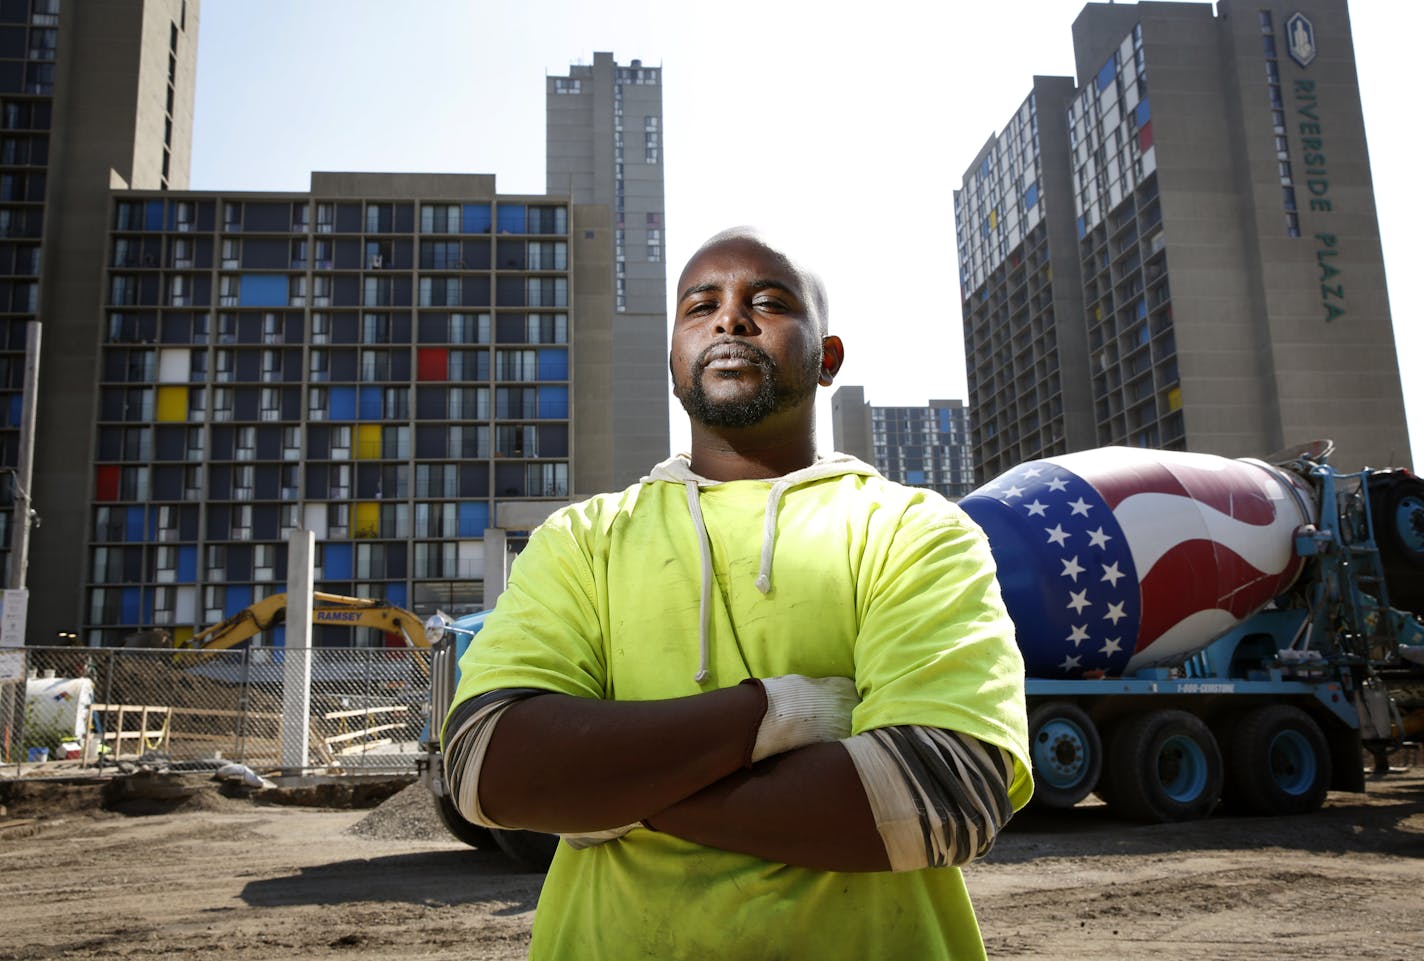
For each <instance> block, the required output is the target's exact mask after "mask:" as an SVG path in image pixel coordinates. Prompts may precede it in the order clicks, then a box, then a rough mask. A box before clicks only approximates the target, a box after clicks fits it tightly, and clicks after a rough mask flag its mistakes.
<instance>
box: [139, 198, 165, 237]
mask: <svg viewBox="0 0 1424 961" xmlns="http://www.w3.org/2000/svg"><path fill="white" fill-rule="evenodd" d="M143 229H144V230H162V229H163V201H161V200H150V201H148V202H146V203H145V204H144V205H143Z"/></svg>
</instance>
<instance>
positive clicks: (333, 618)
mask: <svg viewBox="0 0 1424 961" xmlns="http://www.w3.org/2000/svg"><path fill="white" fill-rule="evenodd" d="M312 600H313V604H312V623H313V624H345V625H349V626H351V627H374V628H376V629H377V630H381V631H385V632H386V633H388V634H400V635H402V636H404V637H405V640H406V644H407V645H408V646H410V647H428V646H429V643H428V642H427V641H426V639H425V625H424V623H423V622H422V621H421V620H420V618H419V617H417V616H416V615H415V614H412V613H411V612H410V611H407V610H405V609H404V608H401V607H397V606H395V605H394V604H388V603H386V602H385V601H378V600H372V599H370V598H365V597H345V596H343V595H341V594H326V593H323V592H321V591H316V592H315V593H314V594H313V595H312ZM286 618H287V595H286V594H273V595H271V596H270V597H265V598H263V599H262V600H260V601H257V602H256V603H254V604H251V605H249V606H247V607H245V608H243V609H242V610H240V611H238V612H237V613H236V614H234V615H232V616H231V617H229V618H227V619H226V620H224V621H222V622H221V623H219V624H214V625H213V626H212V627H210V628H208V629H207V630H205V631H201V632H199V633H197V634H194V635H193V637H192V639H191V640H190V641H189V642H188V644H187V646H188V647H191V648H197V649H199V650H205V651H220V650H224V649H226V648H229V647H232V646H234V645H236V644H241V643H242V642H243V641H245V640H248V639H249V638H252V637H254V636H256V635H257V634H260V633H262V632H263V631H266V630H270V629H272V628H274V627H276V626H277V625H279V624H282V623H283V622H285V621H286Z"/></svg>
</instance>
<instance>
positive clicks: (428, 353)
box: [0, 281, 569, 384]
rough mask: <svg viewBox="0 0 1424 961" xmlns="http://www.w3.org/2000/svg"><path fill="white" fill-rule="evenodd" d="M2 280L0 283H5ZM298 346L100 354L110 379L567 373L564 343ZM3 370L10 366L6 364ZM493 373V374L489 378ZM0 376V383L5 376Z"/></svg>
mask: <svg viewBox="0 0 1424 961" xmlns="http://www.w3.org/2000/svg"><path fill="white" fill-rule="evenodd" d="M3 283H4V282H3V281H0V287H3ZM305 357H306V360H305V363H304V362H303V350H302V348H300V347H291V348H268V347H264V348H261V349H260V350H256V349H254V350H233V349H229V348H217V349H215V350H213V351H212V353H211V354H209V352H208V351H207V350H204V349H199V350H192V349H189V348H181V347H169V348H164V349H163V350H156V349H153V348H132V349H127V350H125V349H118V348H111V349H109V350H108V351H106V352H105V354H104V358H103V377H102V380H103V381H104V382H108V383H130V384H148V383H165V384H180V383H197V384H201V383H205V382H207V381H208V379H209V375H211V379H212V381H213V382H214V383H217V384H230V383H267V384H275V383H296V382H301V381H303V380H306V381H310V382H329V381H335V382H338V383H340V382H345V381H352V382H355V381H361V382H370V381H375V380H398V381H403V382H408V381H410V380H411V379H412V373H414V379H415V380H417V381H420V382H429V381H447V380H448V381H460V382H469V381H489V380H491V379H493V380H496V381H563V380H568V379H569V362H568V351H566V350H565V349H563V348H544V349H536V348H512V349H501V350H496V351H493V361H494V362H493V366H491V362H490V360H491V351H489V350H487V349H459V348H447V347H420V348H417V349H416V352H415V358H414V360H413V361H412V358H411V352H410V350H409V349H408V348H391V349H377V348H360V349H358V348H355V347H349V348H341V347H338V348H332V349H326V348H319V347H313V348H311V349H310V350H308V351H306V352H305ZM5 373H7V374H8V371H7V372H5ZM491 373H493V375H494V376H493V378H491ZM5 380H6V378H5V377H0V383H3V382H5Z"/></svg>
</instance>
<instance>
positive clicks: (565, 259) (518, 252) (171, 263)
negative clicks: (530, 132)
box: [0, 174, 569, 270]
mask: <svg viewBox="0 0 1424 961" xmlns="http://www.w3.org/2000/svg"><path fill="white" fill-rule="evenodd" d="M37 177H38V178H39V179H38V181H36V178H37ZM43 179H44V178H43V175H42V174H31V175H29V176H28V177H26V176H24V175H18V174H10V175H0V200H3V199H12V200H29V199H43V186H44V183H43ZM37 189H38V190H39V191H40V195H39V196H31V195H33V194H34V193H35V191H36V190H37ZM7 190H8V192H9V195H10V196H7V195H6V194H5V191H7ZM21 194H23V195H24V196H20V195H21ZM215 253H216V256H214V254H215ZM109 262H110V266H113V267H126V268H142V267H168V268H172V269H176V270H193V269H200V270H206V269H208V268H211V267H213V266H218V267H221V268H222V269H223V270H238V269H254V270H304V269H306V268H308V267H313V268H315V269H317V270H410V269H411V268H413V267H419V268H420V269H422V270H431V269H435V270H489V269H491V268H494V269H497V270H567V269H568V266H569V249H568V244H567V243H565V242H564V241H562V240H523V239H514V238H504V237H501V238H499V239H498V240H496V241H494V242H491V241H490V240H489V239H488V238H473V239H469V240H422V241H420V242H419V245H418V246H417V245H416V243H415V242H413V241H411V240H409V239H394V240H392V239H375V240H367V241H365V242H364V243H363V242H362V241H361V239H360V238H358V237H350V238H334V239H330V240H325V239H320V238H318V239H316V240H311V239H309V238H306V237H295V238H291V239H288V238H286V237H280V238H278V237H224V238H222V239H221V240H219V241H218V242H217V243H214V240H213V238H212V237H209V236H206V235H201V234H199V235H190V234H177V235H173V234H152V235H144V234H137V235H125V236H116V237H115V238H114V240H113V243H112V246H111V254H110V261H109Z"/></svg>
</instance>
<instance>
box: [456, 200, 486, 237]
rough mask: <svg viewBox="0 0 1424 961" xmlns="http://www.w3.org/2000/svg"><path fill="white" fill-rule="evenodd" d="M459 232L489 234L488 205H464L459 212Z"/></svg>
mask: <svg viewBox="0 0 1424 961" xmlns="http://www.w3.org/2000/svg"><path fill="white" fill-rule="evenodd" d="M460 230H461V231H462V232H463V233H467V234H487V233H489V230H490V208H489V204H465V206H464V208H463V209H461V211H460Z"/></svg>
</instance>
